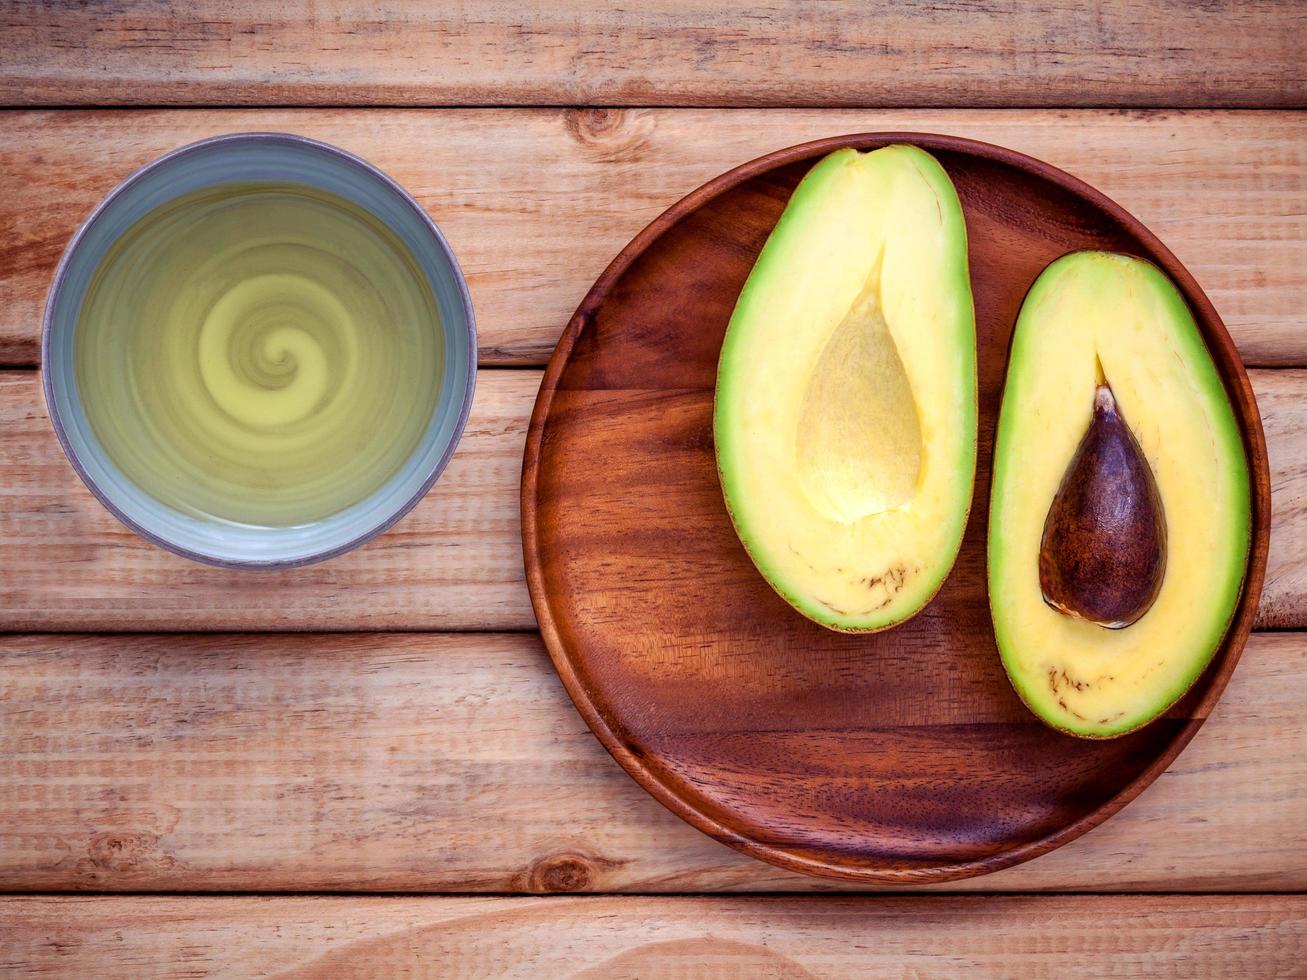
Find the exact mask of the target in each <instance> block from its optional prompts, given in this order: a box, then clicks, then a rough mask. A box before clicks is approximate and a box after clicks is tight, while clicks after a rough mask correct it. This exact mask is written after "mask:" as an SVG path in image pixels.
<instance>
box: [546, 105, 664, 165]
mask: <svg viewBox="0 0 1307 980" xmlns="http://www.w3.org/2000/svg"><path fill="white" fill-rule="evenodd" d="M564 119H565V121H566V125H567V131H568V132H569V133H571V134H572V138H573V139H575V140H576V141H577V142H578V143H580V144H581V146H582V147H584V148H585V149H586V150H587V151H588V152H589V153H590V154H591V155H592V156H594V157H597V158H598V159H600V160H603V161H605V162H608V163H620V162H627V161H633V160H638V159H640V158H641V157H642V156H643V155H644V150H645V148H646V147H647V146H648V144H649V141H650V138H651V137H652V136H653V130H654V117H653V115H652V114H650V113H649V112H647V111H645V110H642V109H568V110H567V111H566V113H565V114H564Z"/></svg>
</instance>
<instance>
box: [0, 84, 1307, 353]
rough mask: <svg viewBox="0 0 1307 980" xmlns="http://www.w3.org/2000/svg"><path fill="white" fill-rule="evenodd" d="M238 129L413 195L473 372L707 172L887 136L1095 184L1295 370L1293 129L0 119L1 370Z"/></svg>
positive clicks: (530, 118)
mask: <svg viewBox="0 0 1307 980" xmlns="http://www.w3.org/2000/svg"><path fill="white" fill-rule="evenodd" d="M253 129H265V130H289V131H293V132H298V133H303V134H305V135H308V136H314V137H317V138H320V139H324V140H327V141H329V142H332V143H336V144H339V145H341V146H343V147H345V148H346V149H348V150H352V151H354V152H356V153H359V154H361V155H363V156H364V157H366V158H368V159H369V160H371V161H373V162H374V163H376V164H377V165H378V166H380V167H382V168H383V169H385V170H386V171H387V172H389V173H391V174H392V175H393V176H395V177H396V178H397V179H398V180H399V181H400V182H401V183H403V184H404V186H405V187H407V188H408V189H409V190H410V191H412V192H413V193H414V194H415V195H416V196H417V198H418V200H419V201H421V202H422V204H423V205H424V206H425V207H426V208H427V210H428V211H429V212H430V213H431V215H432V216H433V217H434V218H435V219H436V221H438V222H439V223H440V225H441V228H442V229H443V230H444V231H445V232H446V234H447V235H448V237H449V239H450V241H451V243H452V244H453V246H454V248H455V250H456V251H457V252H458V255H459V258H460V260H461V261H462V263H463V268H464V270H465V271H466V272H467V274H468V279H469V282H470V285H471V289H472V296H473V300H474V303H475V306H476V310H477V316H478V323H479V328H480V340H481V352H480V353H481V362H482V363H483V364H543V363H544V362H545V360H546V359H547V357H548V355H549V353H550V352H551V351H552V350H553V347H554V344H555V342H556V341H557V340H558V335H559V333H560V332H561V331H562V328H563V326H564V324H565V323H566V322H567V320H568V318H569V317H570V316H571V315H572V311H573V310H574V309H575V308H576V305H577V304H578V303H579V302H580V300H581V298H582V296H584V295H585V292H586V290H587V289H589V287H590V284H591V283H592V282H593V281H594V280H595V279H596V278H597V277H598V275H599V274H600V272H602V271H603V269H604V267H605V266H606V265H607V264H608V262H609V261H610V260H611V259H612V257H613V256H614V255H616V254H617V252H618V251H619V250H620V249H621V248H622V246H624V245H625V244H626V243H627V241H629V240H630V239H631V238H632V237H633V236H634V235H635V234H636V232H638V231H639V230H640V229H641V228H642V227H643V226H644V225H646V224H647V223H648V222H650V221H651V220H653V219H654V218H655V217H656V216H657V215H658V214H659V213H660V212H661V211H662V210H663V209H664V208H666V207H668V206H669V205H671V204H672V203H673V202H674V201H676V200H677V199H679V198H680V197H681V196H683V195H684V194H687V193H689V192H690V191H691V190H693V189H694V188H695V187H697V186H698V185H699V184H701V183H703V182H704V181H706V180H708V179H710V178H712V177H714V176H716V175H717V174H718V173H720V172H722V171H724V170H727V169H729V168H731V167H734V166H737V165H739V164H741V163H744V162H745V161H747V160H750V159H752V158H753V157H756V156H760V155H762V154H764V153H767V152H770V151H772V150H775V149H778V148H780V147H783V146H787V145H790V144H793V143H799V142H803V141H805V140H811V139H816V138H819V137H824V136H830V135H835V134H839V133H850V132H865V131H873V130H896V131H923V132H944V133H954V134H957V135H960V136H969V137H973V138H976V139H981V140H985V141H988V142H991V143H998V144H1001V145H1004V146H1008V147H1011V148H1013V149H1016V150H1020V151H1022V152H1025V153H1029V154H1032V155H1034V156H1036V157H1039V158H1041V159H1044V160H1047V161H1048V162H1050V163H1052V164H1054V165H1056V166H1059V167H1063V168H1064V169H1067V170H1069V171H1071V172H1072V173H1074V174H1076V175H1077V176H1079V177H1081V178H1083V179H1085V180H1087V181H1089V182H1090V183H1091V184H1094V185H1095V186H1096V187H1098V189H1100V190H1102V191H1103V192H1104V193H1106V194H1107V195H1108V196H1110V197H1112V198H1114V199H1115V200H1116V201H1117V202H1118V203H1120V204H1121V205H1122V206H1124V207H1125V208H1127V209H1128V210H1130V211H1131V212H1132V213H1134V214H1135V215H1136V216H1137V217H1139V218H1140V219H1141V220H1142V221H1143V222H1144V223H1145V224H1146V225H1148V226H1149V227H1150V228H1151V229H1152V230H1153V231H1154V232H1156V233H1157V234H1158V235H1159V236H1160V237H1161V238H1162V239H1163V241H1165V242H1166V243H1167V244H1168V245H1169V246H1170V247H1171V248H1172V249H1173V250H1174V251H1175V252H1176V254H1177V255H1178V256H1179V258H1180V260H1181V261H1182V262H1184V263H1185V264H1186V266H1187V267H1188V268H1189V269H1190V271H1192V272H1193V273H1194V275H1195V276H1196V277H1197V279H1198V281H1199V282H1200V283H1202V285H1203V288H1204V289H1205V290H1206V292H1207V293H1208V295H1209V296H1210V297H1211V299H1212V301H1213V302H1214V303H1215V304H1216V308H1217V309H1218V310H1219V311H1220V312H1221V314H1222V316H1223V318H1224V319H1225V322H1226V325H1227V327H1228V328H1229V330H1230V333H1231V335H1232V336H1233V337H1234V338H1235V340H1236V342H1237V343H1238V345H1239V348H1240V351H1241V353H1242V355H1243V358H1244V360H1245V361H1246V362H1247V363H1248V364H1251V365H1307V329H1305V324H1304V313H1303V311H1304V310H1305V309H1307V208H1304V206H1303V202H1304V201H1307V114H1300V113H1284V112H1269V113H1268V112H1180V113H1176V112H1160V113H1151V112H1150V113H1134V112H1131V113H1119V112H1100V111H1076V112H1029V111H1026V112H1003V111H970V112H968V111H958V110H947V111H898V112H894V111H884V110H881V111H875V110H867V111H859V110H827V111H803V110H754V109H748V110H736V111H701V110H625V111H624V110H584V111H574V110H566V111H560V110H552V109H546V110H489V111H478V110H465V111H459V110H448V111H418V110H407V111H380V110H379V111H375V112H368V113H358V112H349V111H330V110H326V111H323V110H299V111H286V110H281V111H271V110H269V111H234V110H218V109H213V110H209V109H206V110H190V111H167V112H150V111H116V112H115V111H86V112H80V111H68V112H7V113H5V112H0V173H3V174H5V177H4V181H3V187H4V189H5V191H6V193H4V194H0V364H10V365H24V366H26V365H31V364H34V363H35V362H36V360H37V356H38V354H37V339H38V336H39V332H40V323H41V311H42V307H43V305H44V303H45V294H46V290H47V289H48V288H49V285H50V280H51V279H52V277H53V273H54V267H55V263H56V262H57V261H58V258H59V255H60V253H61V251H62V250H63V247H64V245H65V244H66V242H67V240H68V238H69V236H70V235H71V234H72V232H73V230H74V228H75V227H76V225H77V223H78V222H79V221H81V220H82V219H83V218H85V216H86V215H87V214H89V212H90V210H91V209H92V207H94V205H95V204H96V202H97V201H99V200H100V198H101V197H103V196H104V194H106V193H107V192H108V191H109V190H110V189H111V188H112V187H113V186H114V185H115V184H116V183H117V182H118V181H119V180H121V179H122V178H123V177H125V176H126V175H127V174H128V173H129V172H131V171H132V170H133V169H134V168H136V167H138V166H140V165H141V164H144V163H146V162H148V161H149V160H151V159H152V158H154V157H156V156H158V155H159V154H161V153H163V152H164V151H166V150H168V149H171V148H173V147H176V146H179V145H181V144H184V143H187V142H191V141H194V140H197V139H200V138H202V137H205V136H210V135H214V134H217V133H224V132H237V131H241V130H253ZM560 227H566V228H568V229H569V233H568V234H566V235H560V234H558V233H557V231H558V229H559V228H560Z"/></svg>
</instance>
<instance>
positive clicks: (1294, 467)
mask: <svg viewBox="0 0 1307 980" xmlns="http://www.w3.org/2000/svg"><path fill="white" fill-rule="evenodd" d="M1252 378H1253V385H1254V388H1255V390H1256V392H1257V398H1258V403H1259V405H1260V406H1261V410H1262V413H1263V417H1264V422H1265V426H1266V438H1267V444H1268V447H1269V452H1270V459H1271V467H1272V474H1273V477H1272V485H1273V491H1272V492H1273V508H1272V509H1273V511H1274V515H1273V525H1272V533H1271V553H1270V562H1269V565H1268V568H1267V578H1266V586H1265V588H1264V589H1263V592H1262V602H1261V607H1260V610H1259V613H1258V616H1259V618H1258V625H1259V626H1265V627H1278V628H1294V627H1307V371H1285V370H1263V371H1253V372H1252ZM539 384H540V373H539V372H537V371H505V370H483V371H482V372H481V373H480V376H479V379H478V381H477V395H476V403H475V405H474V406H473V409H472V417H471V420H470V421H469V423H468V429H467V434H466V435H465V436H464V439H463V442H462V443H461V445H460V447H459V450H458V454H457V455H456V456H455V457H454V461H453V463H451V464H450V467H449V469H448V470H447V471H446V473H445V475H444V476H443V477H441V480H440V482H439V483H438V484H436V486H435V488H434V489H433V490H432V491H431V493H430V494H428V495H427V498H426V499H425V500H424V501H423V502H422V503H421V504H419V505H418V507H417V508H416V509H415V510H414V511H413V512H412V513H411V514H409V515H408V516H407V517H405V518H404V520H402V521H401V522H400V523H399V524H398V525H397V526H396V527H395V528H393V529H392V530H391V531H389V532H387V533H386V534H384V535H382V536H381V537H380V538H378V539H377V540H375V541H373V542H371V543H369V544H368V545H366V546H364V547H363V548H361V549H359V550H358V551H354V552H351V553H350V554H348V555H345V556H343V557H341V558H337V559H335V560H333V561H330V562H327V563H325V564H322V565H316V566H312V567H310V568H302V569H293V570H289V571H284V572H268V573H250V572H235V571H223V570H220V569H213V568H208V567H205V566H202V565H197V564H195V563H193V562H188V561H186V560H185V559H182V558H178V557H176V556H175V555H171V554H168V553H166V552H164V551H162V550H160V549H158V548H154V547H152V546H150V545H148V544H146V543H145V542H144V541H142V540H141V539H139V538H138V537H136V535H134V534H132V533H131V532H129V531H127V530H126V529H125V528H124V527H122V525H120V524H119V523H118V522H117V521H115V520H114V519H113V518H112V517H110V516H109V514H108V512H107V511H105V510H104V508H102V507H101V506H100V505H99V504H98V503H97V502H96V501H95V499H94V498H93V497H92V496H91V495H90V493H89V492H88V491H87V490H86V489H85V487H83V486H82V484H81V483H80V482H79V481H78V479H77V476H76V475H75V474H74V473H73V471H72V468H71V467H70V466H69V465H68V463H67V461H66V460H65V459H64V457H63V454H62V453H61V452H60V450H59V445H58V443H57V442H56V441H55V438H54V434H53V432H52V430H51V429H50V423H49V420H48V419H47V418H46V414H45V403H44V401H43V400H42V397H41V393H40V386H39V383H38V380H37V377H36V375H35V373H34V372H31V371H9V372H0V630H26V629H42V630H45V629H63V630H100V629H105V630H195V629H203V630H210V629H225V630H239V629H277V630H288V629H318V630H323V629H455V630H465V629H535V625H536V623H535V617H534V615H533V614H532V611H531V604H530V600H529V598H528V596H527V593H526V586H525V582H524V579H523V570H522V544H521V531H520V521H519V515H518V503H517V492H518V480H519V473H520V470H521V460H522V448H523V444H524V441H525V434H526V425H527V419H528V416H529V414H530V411H531V406H532V403H533V402H534V399H535V393H536V389H537V388H538V387H539ZM984 438H988V436H985V437H984Z"/></svg>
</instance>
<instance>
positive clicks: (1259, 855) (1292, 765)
mask: <svg viewBox="0 0 1307 980" xmlns="http://www.w3.org/2000/svg"><path fill="white" fill-rule="evenodd" d="M0 699H2V700H3V703H4V705H5V711H4V718H5V722H4V724H3V725H0V889H3V890H23V891H25V890H49V889H59V890H63V889H97V890H123V889H126V890H170V891H175V890H215V891H225V890H259V891H271V890H289V891H312V890H334V889H344V890H378V891H428V892H431V891H439V892H464V891H466V892H482V891H491V892H503V891H533V892H565V891H577V890H594V891H643V892H692V891H716V890H780V891H789V890H807V889H813V888H828V887H833V886H832V885H831V884H830V883H828V882H822V881H819V880H817V879H811V878H806V877H802V876H799V875H796V874H792V873H788V872H782V871H780V870H778V869H776V868H773V867H771V866H770V865H766V864H762V863H760V862H757V861H753V860H751V859H749V858H746V857H744V856H742V855H740V854H738V853H736V852H735V851H733V850H730V849H729V848H727V847H725V846H723V845H721V844H717V843H715V842H714V841H712V840H710V839H709V838H707V837H704V836H702V835H700V834H699V833H698V832H697V831H695V830H693V829H691V828H690V827H689V825H687V824H684V823H682V822H681V821H680V820H679V819H677V818H676V817H674V816H672V815H671V814H670V813H668V812H667V811H665V810H664V809H663V808H662V807H661V806H660V805H659V804H658V803H656V802H655V801H654V800H653V799H652V798H651V797H649V796H647V795H646V794H645V793H644V791H643V790H641V789H640V788H639V787H638V786H637V785H636V784H635V783H634V782H633V781H632V780H630V779H629V778H628V777H627V776H626V775H625V773H623V772H622V770H621V769H620V768H619V767H618V766H617V764H616V763H615V762H613V760H612V759H611V758H609V757H608V755H607V754H606V753H605V752H604V751H603V749H602V748H601V747H600V746H599V743H598V742H597V741H596V740H595V739H594V737H593V736H592V735H591V734H590V732H589V731H588V730H587V729H586V727H585V725H584V724H583V723H582V721H581V720H580V718H579V717H578V716H577V714H576V712H575V711H574V710H573V708H572V706H571V704H570V703H569V702H568V700H567V697H566V695H565V694H564V692H563V690H562V686H561V684H560V683H559V681H558V678H557V676H556V675H555V674H554V672H553V669H552V667H551V665H550V662H549V659H548V657H547V655H546V653H545V651H544V649H543V648H542V646H541V644H540V641H539V639H538V638H537V637H536V636H534V635H529V634H512V635H500V634H466V635H450V634H439V635H417V634H326V635H301V634H296V635H291V636H279V637H272V636H266V635H264V636H258V635H215V636H167V635H164V636H157V635H156V636H149V635H129V636H105V635H81V636H65V635H56V636H30V635H29V636H10V637H5V638H3V640H0ZM1304 703H1307V634H1301V633H1258V634H1254V635H1253V638H1252V640H1251V642H1250V644H1249V647H1248V649H1247V652H1246V653H1245V654H1244V658H1243V662H1242V664H1241V665H1240V667H1239V669H1238V670H1237V671H1236V672H1235V674H1234V677H1233V679H1232V681H1231V683H1230V686H1229V689H1228V690H1227V692H1226V694H1225V697H1224V698H1223V700H1222V701H1221V703H1220V704H1219V705H1218V706H1217V709H1216V711H1215V712H1214V713H1213V715H1212V717H1211V718H1210V719H1209V720H1208V721H1207V723H1206V724H1205V725H1204V726H1203V728H1202V730H1201V731H1200V732H1199V734H1198V736H1197V737H1196V738H1195V740H1194V742H1193V743H1192V744H1191V745H1190V746H1189V748H1188V749H1187V750H1186V751H1185V752H1184V753H1183V754H1182V755H1181V756H1180V758H1179V759H1178V760H1177V761H1176V763H1175V764H1174V765H1173V766H1172V767H1171V769H1170V770H1169V771H1168V772H1166V773H1165V774H1163V775H1162V776H1161V777H1160V778H1159V779H1158V780H1157V782H1156V783H1154V784H1153V785H1152V786H1151V787H1149V788H1148V789H1147V790H1145V791H1144V793H1143V794H1142V796H1140V797H1139V799H1138V800H1136V801H1135V802H1133V803H1131V804H1130V805H1129V806H1128V807H1126V808H1125V809H1124V810H1123V811H1122V812H1121V813H1120V814H1118V815H1117V816H1115V817H1113V818H1112V819H1111V820H1109V821H1108V822H1107V823H1106V824H1104V825H1103V826H1102V827H1100V828H1098V829H1096V830H1094V831H1093V832H1091V833H1090V834H1088V835H1087V836H1085V837H1082V838H1080V839H1079V840H1077V841H1074V842H1072V843H1071V844H1069V845H1067V846H1065V847H1063V848H1061V849H1059V850H1056V851H1054V852H1052V853H1050V854H1048V855H1045V856H1044V857H1041V858H1038V859H1036V860H1034V861H1032V862H1029V863H1027V864H1024V865H1019V866H1017V867H1015V868H1010V869H1008V870H1005V871H1000V872H997V873H995V874H992V875H988V876H985V877H982V878H974V879H969V880H967V881H963V882H958V883H953V884H950V885H946V886H944V888H945V889H946V890H950V891H951V890H958V889H966V890H999V891H1001V890H1007V891H1030V890H1054V891H1057V890H1080V891H1083V890H1092V891H1136V890H1150V891H1204V890H1221V891H1236V890H1302V889H1307V727H1305V726H1304V724H1303V720H1302V705H1303V704H1304ZM1050 737H1054V736H1051V735H1050ZM0 946H3V943H0ZM2 972H3V970H0V973H2Z"/></svg>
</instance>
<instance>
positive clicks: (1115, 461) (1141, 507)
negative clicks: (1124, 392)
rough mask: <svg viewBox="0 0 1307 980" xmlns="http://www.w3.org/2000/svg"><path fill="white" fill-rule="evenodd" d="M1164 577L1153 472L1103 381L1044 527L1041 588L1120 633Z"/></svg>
mask: <svg viewBox="0 0 1307 980" xmlns="http://www.w3.org/2000/svg"><path fill="white" fill-rule="evenodd" d="M1165 573H1166V516H1165V514H1164V512H1163V510H1162V497H1161V494H1160V493H1159V492H1158V489H1157V481H1156V479H1155V478H1154V477H1153V471H1152V469H1151V468H1150V467H1149V465H1148V461H1147V460H1146V459H1145V458H1144V454H1143V451H1142V450H1141V449H1140V448H1139V443H1138V442H1137V441H1136V440H1135V437H1134V434H1133V433H1132V432H1131V431H1130V427H1129V426H1128V425H1127V424H1126V423H1125V420H1124V419H1123V418H1122V417H1121V413H1120V411H1119V409H1118V408H1117V404H1116V398H1115V397H1114V396H1113V394H1112V389H1111V387H1110V386H1109V385H1108V383H1107V381H1106V380H1102V379H1100V380H1099V382H1098V385H1097V387H1096V389H1095V391H1094V412H1093V417H1092V418H1091V420H1090V423H1089V427H1088V429H1086V430H1085V434H1084V436H1083V437H1082V438H1081V440H1080V445H1079V446H1078V447H1077V448H1076V452H1075V455H1074V456H1072V458H1071V462H1070V464H1069V465H1068V466H1067V471H1066V474H1065V475H1064V476H1063V477H1062V482H1061V485H1060V486H1059V487H1058V490H1057V494H1056V495H1055V496H1054V497H1053V503H1052V506H1051V507H1049V510H1048V517H1047V518H1046V519H1045V522H1044V533H1043V538H1042V539H1041V541H1040V547H1039V586H1040V589H1041V591H1042V592H1043V596H1044V601H1045V602H1047V603H1048V604H1049V605H1050V606H1052V607H1053V608H1054V609H1056V610H1058V611H1059V612H1062V613H1064V614H1066V615H1068V616H1071V617H1073V618H1075V619H1083V620H1087V621H1088V622H1091V623H1096V624H1098V625H1099V626H1103V627H1106V628H1107V629H1122V628H1124V627H1126V626H1129V625H1130V624H1131V623H1134V622H1136V621H1137V620H1138V619H1139V618H1140V617H1141V616H1143V615H1144V613H1146V612H1147V611H1148V609H1149V608H1150V607H1151V606H1152V604H1153V602H1154V601H1155V600H1156V599H1157V595H1158V593H1159V592H1160V591H1161V588H1162V578H1163V576H1164V575H1165Z"/></svg>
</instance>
